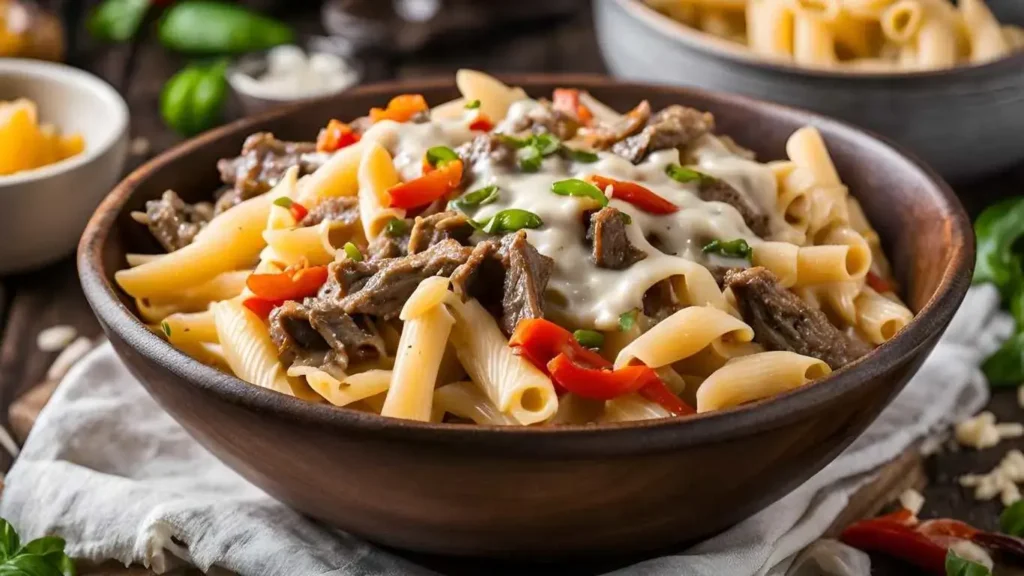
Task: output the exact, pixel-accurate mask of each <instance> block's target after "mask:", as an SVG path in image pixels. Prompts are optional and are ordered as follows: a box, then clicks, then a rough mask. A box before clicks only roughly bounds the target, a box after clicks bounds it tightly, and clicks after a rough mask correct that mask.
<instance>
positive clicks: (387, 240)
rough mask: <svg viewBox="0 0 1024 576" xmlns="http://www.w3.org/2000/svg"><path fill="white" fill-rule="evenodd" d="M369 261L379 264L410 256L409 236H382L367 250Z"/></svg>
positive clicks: (386, 234)
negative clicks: (390, 259)
mask: <svg viewBox="0 0 1024 576" xmlns="http://www.w3.org/2000/svg"><path fill="white" fill-rule="evenodd" d="M366 253H367V254H368V255H369V260H370V261H372V262H377V261H380V260H386V259H388V258H401V257H402V256H408V255H409V235H408V234H402V235H400V236H391V235H390V234H388V233H386V232H385V233H384V234H380V235H378V236H377V237H376V238H374V239H373V240H371V241H370V245H369V246H367V248H366Z"/></svg>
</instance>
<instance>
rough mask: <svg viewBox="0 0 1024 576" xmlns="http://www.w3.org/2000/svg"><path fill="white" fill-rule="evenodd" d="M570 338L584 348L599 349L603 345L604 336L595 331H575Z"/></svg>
mask: <svg viewBox="0 0 1024 576" xmlns="http://www.w3.org/2000/svg"><path fill="white" fill-rule="evenodd" d="M572 337H573V338H575V339H576V341H577V342H579V343H580V345H581V346H583V347H585V348H600V347H601V345H602V344H604V334H601V333H600V332H597V331H595V330H577V331H575V332H573V333H572Z"/></svg>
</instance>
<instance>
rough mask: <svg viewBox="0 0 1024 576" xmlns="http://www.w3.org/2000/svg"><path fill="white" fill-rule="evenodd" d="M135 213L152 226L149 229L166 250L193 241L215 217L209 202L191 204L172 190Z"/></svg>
mask: <svg viewBox="0 0 1024 576" xmlns="http://www.w3.org/2000/svg"><path fill="white" fill-rule="evenodd" d="M132 216H133V217H134V218H135V220H136V221H138V222H140V223H142V224H145V225H146V226H149V231H150V232H152V233H153V236H154V237H156V239H157V241H158V242H160V245H161V246H163V247H164V249H165V250H167V251H168V252H174V251H175V250H178V249H180V248H184V247H185V246H188V245H189V244H191V243H192V240H194V239H195V237H196V234H198V233H199V231H200V230H202V229H203V228H204V227H205V226H206V224H207V222H209V221H210V219H212V218H213V208H212V207H211V206H210V204H209V203H206V202H200V203H199V204H195V205H192V204H188V203H186V202H185V201H184V200H182V199H181V198H179V197H178V195H177V194H175V193H174V192H173V191H171V190H168V191H166V192H164V193H163V196H161V197H160V199H159V200H150V201H149V202H146V211H145V212H144V213H143V212H134V213H132Z"/></svg>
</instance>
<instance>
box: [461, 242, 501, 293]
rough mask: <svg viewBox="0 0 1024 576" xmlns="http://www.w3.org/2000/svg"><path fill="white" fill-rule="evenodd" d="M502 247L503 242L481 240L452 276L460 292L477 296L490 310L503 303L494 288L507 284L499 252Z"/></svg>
mask: <svg viewBox="0 0 1024 576" xmlns="http://www.w3.org/2000/svg"><path fill="white" fill-rule="evenodd" d="M500 248H501V244H500V243H498V242H497V241H494V240H486V241H484V242H480V243H479V244H477V245H476V246H473V252H471V253H470V255H469V258H468V259H467V260H466V263H465V264H463V265H462V266H459V267H458V268H456V269H455V272H452V276H451V278H452V284H454V285H455V289H456V291H457V292H458V293H461V294H464V295H470V296H472V297H474V298H476V299H477V300H479V301H480V303H481V304H483V305H484V307H485V308H487V309H489V310H495V309H496V308H499V307H500V304H501V293H500V292H498V291H497V290H494V289H493V288H494V287H496V286H504V284H505V267H504V266H503V265H502V263H501V255H500V254H499V253H498V251H499V249H500ZM488 288H491V289H490V290H488Z"/></svg>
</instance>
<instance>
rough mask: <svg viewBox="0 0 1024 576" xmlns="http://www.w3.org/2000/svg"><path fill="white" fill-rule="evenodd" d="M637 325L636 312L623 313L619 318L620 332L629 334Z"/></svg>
mask: <svg viewBox="0 0 1024 576" xmlns="http://www.w3.org/2000/svg"><path fill="white" fill-rule="evenodd" d="M635 324H636V310H630V311H629V312H623V313H622V314H621V315H620V316H619V331H620V332H629V331H630V330H632V329H633V326H634V325H635Z"/></svg>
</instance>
